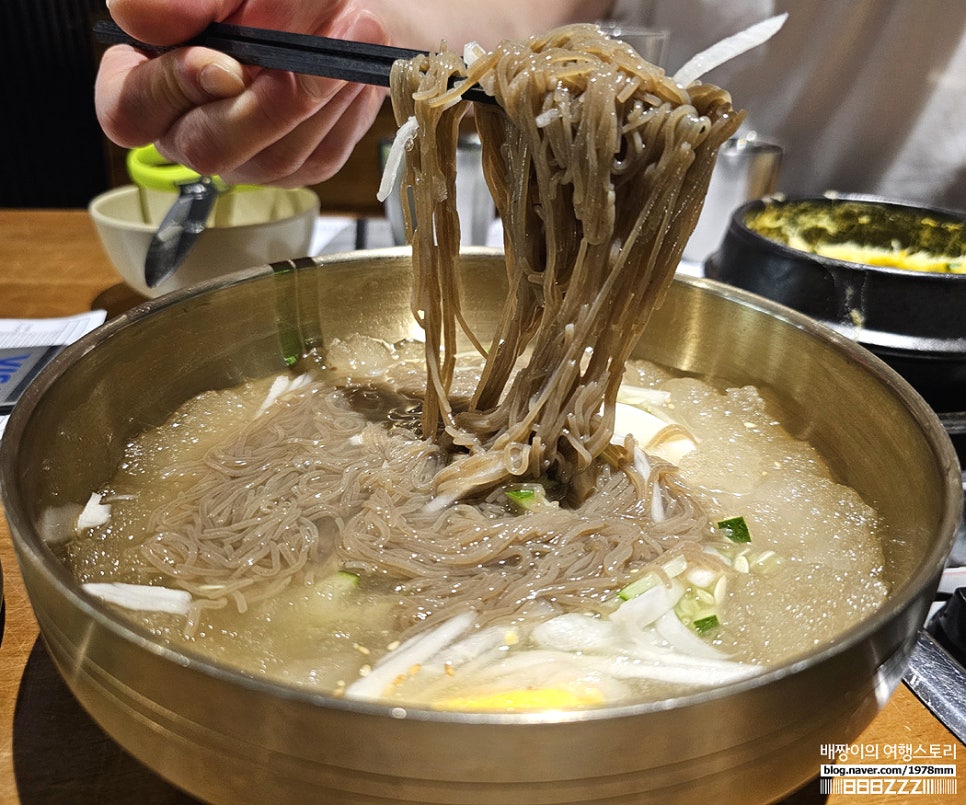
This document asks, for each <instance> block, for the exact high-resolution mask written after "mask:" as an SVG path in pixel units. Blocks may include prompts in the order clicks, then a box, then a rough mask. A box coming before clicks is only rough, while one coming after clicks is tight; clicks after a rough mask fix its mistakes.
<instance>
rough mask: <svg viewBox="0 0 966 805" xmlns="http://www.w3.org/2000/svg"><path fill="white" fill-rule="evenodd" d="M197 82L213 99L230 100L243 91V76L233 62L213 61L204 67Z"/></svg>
mask: <svg viewBox="0 0 966 805" xmlns="http://www.w3.org/2000/svg"><path fill="white" fill-rule="evenodd" d="M199 81H200V82H201V88H202V89H203V90H204V91H205V92H206V93H208V94H209V95H211V96H212V97H213V98H231V97H234V96H235V95H240V94H241V93H242V92H243V91H244V89H245V74H244V73H243V72H242V69H241V65H239V64H238V63H237V62H235V61H231V62H220V61H213V62H211V63H210V64H207V65H205V67H204V68H202V70H201V75H200V76H199Z"/></svg>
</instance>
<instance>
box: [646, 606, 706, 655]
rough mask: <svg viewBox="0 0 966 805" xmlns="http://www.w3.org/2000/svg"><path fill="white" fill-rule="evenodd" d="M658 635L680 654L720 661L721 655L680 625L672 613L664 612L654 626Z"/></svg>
mask: <svg viewBox="0 0 966 805" xmlns="http://www.w3.org/2000/svg"><path fill="white" fill-rule="evenodd" d="M654 628H655V629H657V631H658V634H659V635H661V637H663V638H664V639H665V640H667V642H668V643H670V644H671V645H672V646H674V648H676V649H677V650H678V651H680V652H681V653H682V654H690V655H691V656H693V657H705V658H708V659H721V658H722V657H723V655H722V653H721V652H720V651H718V650H717V649H716V648H714V646H709V645H708V644H707V643H705V642H704V641H703V640H702V639H701V638H700V637H698V636H697V635H696V634H695V633H694V632H692V631H691V630H690V629H689V628H688V627H687V626H685V625H684V624H683V623H681V621H680V619H679V618H678V616H677V615H676V614H675V613H673V612H666V613H664V614H663V615H662V616H661V617H660V618H658V620H657V623H656V624H655V625H654Z"/></svg>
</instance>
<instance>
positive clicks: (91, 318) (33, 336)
mask: <svg viewBox="0 0 966 805" xmlns="http://www.w3.org/2000/svg"><path fill="white" fill-rule="evenodd" d="M106 319H107V312H106V311H104V310H92V311H90V312H89V313H79V314H77V315H76V316H65V317H63V318H54V319H0V350H3V353H2V354H0V403H2V404H3V407H2V408H0V438H2V436H3V431H4V429H5V428H6V425H7V420H8V419H9V418H10V417H9V410H8V405H9V404H10V403H12V402H15V401H16V399H17V398H19V396H20V393H21V392H22V390H23V389H22V387H23V386H25V385H26V382H25V381H27V382H29V380H30V379H32V378H33V376H34V375H36V373H37V372H39V371H40V370H41V369H42V368H43V365H44V363H46V362H47V360H49V359H50V358H51V357H53V355H55V354H56V352H57V350H56V349H55V348H56V347H64V346H67V345H68V344H71V343H73V342H74V341H76V340H77V339H78V338H80V337H81V336H84V335H86V334H87V333H89V332H90V331H91V330H93V329H95V328H96V327H99V326H100V325H102V324H103V323H104V321H105V320H106ZM20 349H23V350H24V353H23V354H22V355H20V354H16V351H17V350H20ZM28 350H29V351H30V352H31V353H32V354H30V355H29V356H28V352H27V351H28ZM38 350H47V352H46V355H45V357H44V358H43V359H42V360H38V359H36V357H35V355H36V354H37V351H38ZM11 353H13V354H11ZM41 354H43V353H41ZM27 361H29V366H28V365H27V363H26V362H27ZM25 366H26V367H27V369H28V371H27V372H26V376H25V372H24V371H23V369H24V368H25Z"/></svg>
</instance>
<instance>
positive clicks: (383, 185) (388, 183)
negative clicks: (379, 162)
mask: <svg viewBox="0 0 966 805" xmlns="http://www.w3.org/2000/svg"><path fill="white" fill-rule="evenodd" d="M418 130H419V124H418V123H417V122H416V118H415V117H411V118H409V120H407V121H406V122H405V123H403V124H402V125H401V126H400V127H399V128H398V129H397V130H396V136H395V138H394V139H393V141H392V146H391V147H390V148H389V154H388V155H387V156H386V167H385V169H384V170H383V172H382V181H381V182H380V183H379V192H378V193H376V198H377V199H379V201H385V200H386V199H387V198H389V194H390V193H392V190H393V188H394V187H395V186H396V183H397V182H398V180H399V177H400V175H401V174H402V166H403V157H405V156H406V149H407V148H409V147H410V143H412V140H413V138H414V137H415V136H416V132H417V131H418Z"/></svg>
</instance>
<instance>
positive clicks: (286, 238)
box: [88, 185, 319, 297]
mask: <svg viewBox="0 0 966 805" xmlns="http://www.w3.org/2000/svg"><path fill="white" fill-rule="evenodd" d="M174 200H175V195H174V194H173V193H159V192H156V191H145V190H143V189H140V188H138V187H137V186H135V185H124V186H123V187H118V188H116V189H114V190H109V191H107V192H106V193H102V194H101V195H99V196H97V197H96V198H95V199H94V200H93V201H91V203H90V205H89V207H88V210H89V212H90V215H91V217H92V218H93V219H94V225H95V226H96V227H97V233H98V235H99V236H100V239H101V244H102V245H103V247H104V251H105V252H106V253H107V256H108V257H109V258H110V260H111V263H112V264H113V265H114V267H115V268H116V269H117V272H118V274H120V275H121V278H122V279H123V280H124V282H126V283H127V284H128V285H129V286H130V287H131V288H133V289H134V290H135V291H137V292H138V293H140V294H142V295H144V296H147V297H156V296H160V295H161V294H164V293H167V292H169V291H174V290H176V289H178V288H183V287H187V286H189V285H194V284H195V283H198V282H202V281H205V280H210V279H213V278H214V277H218V276H220V275H222V274H227V273H229V272H232V271H236V270H238V269H243V268H249V267H251V266H257V265H262V264H264V263H271V262H275V261H277V260H289V259H294V258H297V257H305V256H306V255H308V250H309V245H310V244H311V241H312V231H313V228H314V226H315V221H316V219H317V218H318V215H319V198H318V196H317V195H316V194H315V193H314V192H313V191H312V190H309V189H308V188H297V189H294V190H283V189H279V188H270V187H260V188H253V189H246V190H241V191H236V192H231V193H228V194H226V195H225V196H222V197H221V198H219V199H218V200H217V201H216V202H215V208H214V210H213V211H212V214H211V218H210V220H209V226H208V228H207V229H206V230H205V231H204V232H202V233H201V235H199V237H198V240H197V241H196V243H195V244H194V246H193V247H192V249H191V251H190V252H189V253H188V256H187V257H186V258H185V261H184V263H182V265H181V266H180V268H178V270H177V271H176V272H175V273H174V275H173V276H171V277H169V278H168V279H166V280H165V281H164V282H162V283H161V284H160V285H157V286H156V287H154V288H149V287H148V286H147V284H146V283H145V281H144V257H145V255H146V254H147V251H148V244H150V242H151V237H152V236H153V235H154V232H155V230H156V229H157V228H158V224H159V223H160V222H161V219H162V218H163V217H164V214H165V213H166V212H167V209H168V207H170V205H171V204H172V203H173V202H174Z"/></svg>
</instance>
